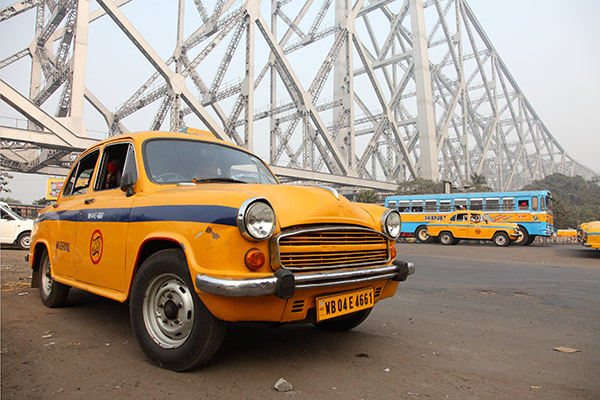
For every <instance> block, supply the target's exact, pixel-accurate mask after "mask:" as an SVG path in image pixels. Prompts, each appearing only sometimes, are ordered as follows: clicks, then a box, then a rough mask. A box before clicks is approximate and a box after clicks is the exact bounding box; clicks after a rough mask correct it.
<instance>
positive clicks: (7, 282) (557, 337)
mask: <svg viewBox="0 0 600 400" xmlns="http://www.w3.org/2000/svg"><path fill="white" fill-rule="evenodd" d="M24 254H25V252H23V251H18V250H13V249H9V248H5V247H3V248H2V252H1V257H2V262H1V265H2V266H1V271H2V295H1V300H2V305H1V309H2V338H1V341H2V343H1V351H2V354H1V357H2V375H1V378H2V383H1V385H2V392H1V394H2V399H48V398H57V399H81V398H85V397H88V398H94V399H114V398H129V399H164V398H173V399H238V398H239V399H255V398H261V399H283V398H285V399H287V398H298V399H311V400H312V399H329V398H332V399H333V398H347V399H415V398H427V399H429V398H432V399H544V400H547V399H567V398H569V399H599V398H600V380H599V379H598V376H600V338H599V335H598V334H599V332H600V319H599V318H598V315H600V293H599V291H598V287H599V283H600V252H598V251H594V250H589V249H584V248H581V247H577V246H529V247H508V248H497V247H495V246H493V245H489V244H487V245H477V244H466V243H461V244H459V245H456V246H442V245H439V244H426V245H423V244H398V254H399V255H398V258H400V259H405V260H408V261H413V262H415V264H416V266H417V271H416V273H415V274H414V275H412V276H411V277H409V279H408V281H406V282H404V283H401V285H400V288H399V290H398V292H397V294H396V296H395V297H393V298H391V299H387V300H384V301H382V302H380V303H378V304H377V305H376V307H375V309H374V311H373V312H372V313H371V316H370V317H369V318H368V319H367V320H366V321H365V322H364V323H363V324H362V325H360V326H359V327H358V328H356V329H355V330H353V331H351V332H346V333H334V332H323V331H320V330H317V329H315V328H313V327H312V326H307V325H285V326H283V327H279V328H277V329H273V328H270V327H266V326H264V325H261V324H231V325H230V326H229V329H228V333H227V336H226V339H225V342H224V343H223V346H222V348H221V350H220V351H219V353H218V354H217V355H216V357H215V358H214V359H213V360H212V361H211V362H210V363H209V364H207V365H206V366H204V367H203V368H200V369H198V370H195V371H191V372H188V373H174V372H170V371H165V370H162V369H160V368H157V367H155V366H153V365H152V364H150V363H149V362H148V361H147V359H146V358H145V356H144V355H143V353H142V352H141V351H140V350H139V348H138V347H137V344H136V343H135V339H134V337H133V334H132V331H131V327H130V325H129V315H128V308H127V305H126V304H120V303H116V302H113V301H110V300H106V299H103V298H100V297H98V296H94V295H91V294H88V293H86V292H82V291H78V290H72V291H71V294H70V295H69V301H68V305H67V307H65V308H61V309H52V310H50V309H48V308H46V307H44V306H43V305H42V304H41V301H40V299H39V296H38V293H37V290H36V289H31V288H28V287H27V284H28V281H29V276H30V271H29V270H28V268H27V265H26V263H25V262H24V261H23V256H24ZM556 348H558V349H559V350H561V348H563V349H562V351H559V350H555V349H556ZM566 349H572V350H573V351H576V352H574V353H572V354H571V353H567V352H565V351H566ZM280 378H284V379H285V380H287V381H288V382H289V383H290V384H291V385H292V386H293V390H292V391H289V392H278V391H276V390H275V389H274V388H273V386H274V385H275V383H276V382H277V381H278V380H279V379H280Z"/></svg>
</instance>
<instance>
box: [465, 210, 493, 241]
mask: <svg viewBox="0 0 600 400" xmlns="http://www.w3.org/2000/svg"><path fill="white" fill-rule="evenodd" d="M467 232H468V237H469V239H475V240H478V239H487V238H488V237H487V234H488V227H487V226H486V223H485V218H483V216H482V215H481V214H478V213H469V226H468V228H467Z"/></svg>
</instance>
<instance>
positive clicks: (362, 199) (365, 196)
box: [355, 190, 379, 203]
mask: <svg viewBox="0 0 600 400" xmlns="http://www.w3.org/2000/svg"><path fill="white" fill-rule="evenodd" d="M355 200H356V201H357V202H359V203H376V202H377V201H378V200H379V196H377V193H375V191H374V190H361V191H360V192H358V195H356V199H355Z"/></svg>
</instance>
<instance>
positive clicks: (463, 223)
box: [452, 212, 469, 238]
mask: <svg viewBox="0 0 600 400" xmlns="http://www.w3.org/2000/svg"><path fill="white" fill-rule="evenodd" d="M452 224H453V225H454V229H453V232H452V234H453V235H454V237H457V238H466V237H468V236H467V235H468V234H469V233H468V227H469V213H466V212H464V213H458V214H456V222H453V223H452Z"/></svg>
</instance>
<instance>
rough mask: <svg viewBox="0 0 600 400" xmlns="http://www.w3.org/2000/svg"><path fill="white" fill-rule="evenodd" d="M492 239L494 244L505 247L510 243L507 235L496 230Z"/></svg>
mask: <svg viewBox="0 0 600 400" xmlns="http://www.w3.org/2000/svg"><path fill="white" fill-rule="evenodd" d="M492 241H493V242H494V244H495V245H496V246H501V247H506V246H508V244H509V243H510V240H509V239H508V235H507V234H506V233H504V232H496V234H495V235H494V237H493V239H492Z"/></svg>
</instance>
